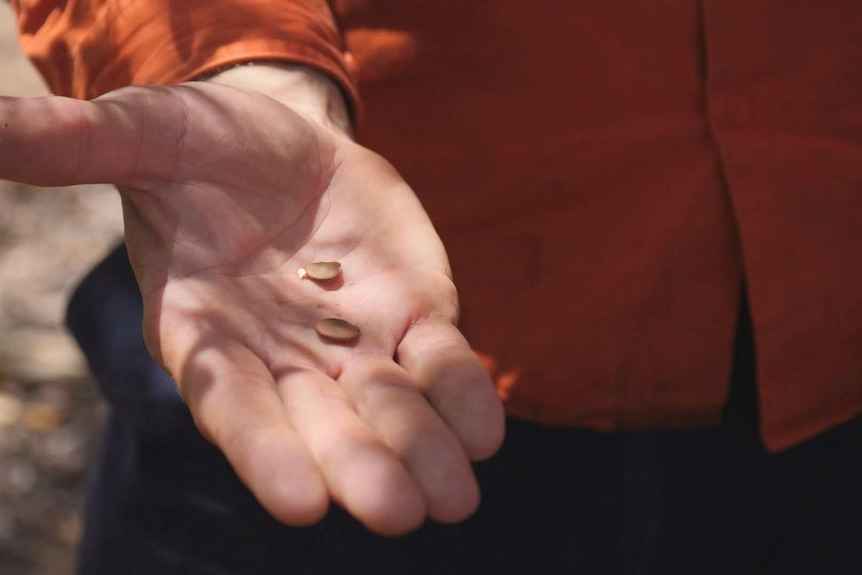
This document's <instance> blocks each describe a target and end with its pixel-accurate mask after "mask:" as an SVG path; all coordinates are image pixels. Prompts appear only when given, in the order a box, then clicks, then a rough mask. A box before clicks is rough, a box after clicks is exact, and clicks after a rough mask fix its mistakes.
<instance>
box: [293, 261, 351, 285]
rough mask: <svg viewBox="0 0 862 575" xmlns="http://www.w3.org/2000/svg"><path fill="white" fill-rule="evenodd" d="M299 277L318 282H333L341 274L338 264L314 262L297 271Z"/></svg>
mask: <svg viewBox="0 0 862 575" xmlns="http://www.w3.org/2000/svg"><path fill="white" fill-rule="evenodd" d="M297 273H298V274H299V277H301V278H308V279H312V280H315V281H319V282H327V281H331V280H334V279H335V278H337V277H338V276H339V274H340V273H341V263H340V262H314V263H311V264H308V267H305V268H299V269H298V270H297Z"/></svg>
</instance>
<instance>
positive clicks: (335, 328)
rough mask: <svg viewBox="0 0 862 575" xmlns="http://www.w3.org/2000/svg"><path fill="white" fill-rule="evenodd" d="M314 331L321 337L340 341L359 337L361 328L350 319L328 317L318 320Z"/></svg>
mask: <svg viewBox="0 0 862 575" xmlns="http://www.w3.org/2000/svg"><path fill="white" fill-rule="evenodd" d="M314 331H316V332H317V334H318V335H319V336H320V337H324V338H326V339H331V340H333V341H339V342H345V343H346V342H349V341H353V340H354V339H356V338H357V337H359V328H358V327H356V326H355V325H353V324H352V323H350V322H348V321H344V320H343V319H338V318H337V317H328V318H325V319H321V320H318V321H317V323H316V324H314Z"/></svg>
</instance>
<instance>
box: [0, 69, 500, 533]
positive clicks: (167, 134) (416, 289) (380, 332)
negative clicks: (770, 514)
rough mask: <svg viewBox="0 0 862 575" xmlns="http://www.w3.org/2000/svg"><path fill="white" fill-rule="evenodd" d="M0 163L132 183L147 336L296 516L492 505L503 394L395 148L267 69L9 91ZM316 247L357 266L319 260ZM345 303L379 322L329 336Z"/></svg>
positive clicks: (389, 528) (261, 487) (434, 514)
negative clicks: (384, 149)
mask: <svg viewBox="0 0 862 575" xmlns="http://www.w3.org/2000/svg"><path fill="white" fill-rule="evenodd" d="M0 177H2V178H4V179H11V180H17V181H22V182H27V183H31V184H36V185H51V186H60V185H71V184H79V183H94V182H107V183H114V184H116V185H117V186H118V188H119V189H120V192H121V195H122V199H123V210H124V218H125V226H126V228H125V233H126V242H127V245H128V250H129V254H130V258H131V261H132V266H133V268H134V270H135V275H136V277H137V280H138V284H139V286H140V289H141V293H142V296H143V300H144V317H145V319H144V334H145V339H146V342H147V346H148V348H149V350H150V352H151V354H152V355H153V357H154V358H155V360H156V361H157V362H159V364H160V365H162V366H163V367H164V369H165V370H166V371H167V372H168V373H169V374H170V375H171V376H172V377H173V378H174V379H175V381H176V382H177V385H178V387H179V389H180V392H181V394H182V396H183V397H184V399H185V401H186V402H187V403H188V406H189V408H190V410H191V412H192V414H193V416H194V419H195V422H196V424H197V426H198V428H199V429H200V431H201V432H202V433H203V434H204V435H205V436H206V437H207V438H209V439H210V440H211V441H212V442H214V443H215V444H216V445H217V446H218V447H219V448H220V449H221V450H222V451H223V452H224V454H225V455H226V456H227V458H228V459H229V461H230V462H231V464H232V466H233V468H234V469H235V470H236V472H237V473H238V475H239V476H240V477H241V479H242V480H243V481H244V483H245V484H246V485H247V486H248V487H249V488H250V489H251V491H252V492H253V493H254V494H255V496H256V497H257V499H258V500H259V501H260V502H261V504H262V505H263V506H264V507H265V508H266V509H267V510H268V511H269V512H270V513H271V514H272V515H274V516H275V517H276V518H278V519H279V520H281V521H283V522H285V523H288V524H293V525H303V524H309V523H312V522H315V521H317V520H319V519H320V518H321V517H322V516H323V514H324V513H325V512H326V509H327V506H328V503H329V501H330V500H334V501H335V502H337V503H338V504H340V505H341V506H343V507H344V508H345V509H347V510H348V511H349V512H350V513H351V514H353V515H354V516H355V517H356V518H358V519H359V520H360V521H362V522H363V523H364V524H365V525H366V526H367V527H368V528H369V529H371V530H373V531H376V532H378V533H382V534H387V535H392V534H400V533H405V532H407V531H410V530H411V529H414V528H416V527H417V526H418V525H419V524H421V522H422V521H424V520H425V519H426V518H427V517H430V518H432V519H435V520H438V521H443V522H454V521H459V520H462V519H464V518H466V517H467V516H469V515H470V514H471V513H472V512H473V511H474V510H475V508H476V506H477V504H478V500H479V494H478V488H477V485H476V482H475V478H474V477H473V473H472V470H471V467H470V460H478V459H482V458H486V457H488V456H490V455H492V454H493V453H494V452H495V451H496V449H497V448H498V447H499V445H500V442H501V440H502V435H503V416H502V408H501V405H500V402H499V399H498V398H497V396H496V393H495V391H494V389H493V386H492V385H491V382H490V380H489V377H488V375H487V374H486V373H485V371H484V369H483V367H482V366H481V364H480V363H479V362H478V360H477V359H476V358H475V356H474V355H473V353H472V352H471V350H470V347H469V345H468V343H467V342H466V341H465V339H464V338H463V336H462V335H461V334H460V333H459V331H458V330H457V329H456V327H455V325H454V324H455V322H456V321H457V315H458V307H457V294H456V291H455V288H454V286H453V284H452V280H451V277H450V272H449V268H448V262H447V258H446V254H445V252H444V250H443V247H442V245H441V243H440V240H439V239H438V237H437V235H436V233H435V232H434V229H433V227H432V225H431V223H430V221H429V220H428V218H427V216H426V214H425V212H424V210H423V209H422V207H421V206H420V204H419V202H418V201H417V200H416V198H415V196H414V195H413V192H412V191H411V190H410V188H409V187H408V186H407V185H406V184H405V182H404V181H403V180H402V179H401V178H400V177H399V175H398V174H397V173H396V172H395V170H394V169H393V168H392V167H391V166H390V165H389V164H388V163H387V162H386V161H385V160H384V159H382V158H381V157H379V156H378V155H376V154H374V153H372V152H370V151H369V150H367V149H365V148H363V147H361V146H359V145H357V144H356V143H354V142H353V141H351V140H350V139H349V138H347V137H345V136H344V135H342V134H340V133H338V131H337V130H334V129H331V128H329V127H327V126H325V125H323V124H321V123H319V122H316V121H313V120H310V119H308V118H307V117H306V116H305V115H303V114H301V113H296V112H294V111H292V109H291V108H290V107H288V106H285V105H283V104H282V103H280V102H279V101H276V100H274V99H271V98H269V97H268V96H266V95H263V94H261V93H259V92H257V91H253V90H243V89H238V88H235V87H231V86H225V85H215V84H206V83H190V84H183V85H179V86H172V87H163V88H124V89H122V90H118V91H116V92H112V93H110V94H108V95H106V96H103V97H101V98H99V99H97V100H95V101H92V102H81V101H76V100H71V99H66V98H60V97H46V98H39V99H25V100H17V99H9V98H3V99H0ZM318 261H338V262H340V263H341V266H342V273H341V275H340V277H339V278H337V279H336V280H334V281H333V282H327V283H322V282H317V281H315V280H313V279H309V278H305V279H303V278H300V277H299V275H298V273H297V272H298V270H299V269H300V268H304V267H306V266H307V265H308V264H310V263H312V262H318ZM326 317H334V318H341V319H344V320H347V321H349V322H350V323H352V324H354V325H356V326H358V327H359V328H360V330H361V333H360V335H359V337H358V338H357V339H356V340H355V341H351V342H338V341H333V340H328V339H326V338H324V337H321V336H320V335H319V334H318V333H317V332H316V331H315V330H314V325H315V322H316V321H317V320H318V319H321V318H326Z"/></svg>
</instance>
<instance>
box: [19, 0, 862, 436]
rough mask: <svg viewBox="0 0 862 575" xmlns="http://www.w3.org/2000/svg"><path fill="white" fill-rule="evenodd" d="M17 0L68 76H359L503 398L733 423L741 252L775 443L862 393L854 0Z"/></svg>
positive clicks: (63, 89)
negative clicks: (220, 70) (304, 68)
mask: <svg viewBox="0 0 862 575" xmlns="http://www.w3.org/2000/svg"><path fill="white" fill-rule="evenodd" d="M13 5H15V6H16V8H17V9H18V11H19V27H20V31H21V39H22V45H23V46H24V48H25V50H26V52H27V53H28V54H29V55H30V56H31V58H33V59H34V61H35V62H36V64H37V66H38V67H39V69H40V70H41V71H42V73H43V74H44V75H45V77H46V78H47V80H48V82H49V84H50V85H51V87H52V89H53V90H54V91H55V92H56V93H59V94H66V95H74V96H77V97H81V98H90V97H94V96H97V95H99V94H101V93H104V92H106V91H108V90H111V89H113V88H117V87H121V86H123V85H126V84H167V83H173V82H179V81H183V80H187V79H190V78H194V77H196V76H198V75H200V74H202V73H204V72H206V71H208V70H212V69H214V68H217V67H220V66H222V65H225V64H230V63H235V62H241V61H246V60H260V59H277V60H287V61H294V62H300V63H304V64H307V65H310V66H314V67H316V68H319V69H321V70H323V71H325V72H326V73H328V74H330V75H331V76H332V77H333V78H334V79H336V80H337V81H338V82H339V83H340V84H341V85H342V86H343V87H344V88H345V91H346V93H347V94H348V96H349V97H350V98H351V99H352V100H353V102H354V105H357V103H358V100H357V87H358V92H360V93H361V94H362V125H361V126H360V138H361V140H362V141H363V143H365V144H366V145H368V146H369V147H371V148H372V149H375V150H377V151H379V152H381V153H382V154H383V155H384V156H386V157H388V158H389V159H390V160H391V161H392V162H393V163H394V164H395V166H396V167H397V168H399V170H400V171H401V172H402V174H403V175H404V176H405V178H406V179H407V181H408V182H410V183H411V184H412V185H413V187H414V188H415V189H416V190H417V193H418V194H419V196H420V198H421V199H422V201H423V203H424V204H425V206H426V208H427V209H428V211H429V212H430V214H431V217H432V219H433V220H434V222H435V223H436V225H437V227H438V230H439V231H440V233H441V235H442V237H443V239H444V242H445V243H446V246H447V248H448V251H449V255H450V258H451V260H452V264H453V270H454V273H455V278H456V283H457V285H458V287H459V292H460V295H461V299H462V306H463V310H464V315H463V320H462V329H463V330H464V332H465V334H466V335H467V337H468V338H469V339H470V341H471V342H472V344H473V345H474V347H475V349H476V350H477V352H478V353H480V354H481V355H482V356H483V358H484V359H485V360H486V363H487V365H488V367H489V369H490V370H491V371H492V373H493V375H494V377H495V379H496V381H497V383H498V386H499V389H500V392H501V394H502V395H503V397H504V398H505V400H506V403H507V407H508V409H509V412H510V413H511V414H513V415H517V416H520V417H524V418H527V419H531V420H535V421H539V422H543V423H547V424H552V425H556V424H559V425H579V426H589V427H593V428H596V429H603V430H610V429H624V428H631V427H639V426H649V425H686V424H690V423H698V422H708V421H714V420H717V419H718V417H719V415H720V412H721V408H722V405H723V403H724V401H725V399H726V394H727V387H728V376H729V370H730V365H731V357H732V342H733V337H734V334H735V322H736V319H737V306H738V303H739V300H740V286H741V284H742V281H743V277H745V278H746V281H747V284H748V286H749V292H750V301H751V307H752V315H753V322H754V332H755V341H756V353H757V366H758V378H759V381H758V385H759V393H760V399H761V425H762V433H763V436H764V439H765V441H766V444H767V446H768V447H769V448H771V449H781V448H785V447H788V446H790V445H793V444H795V443H797V442H799V441H801V440H803V439H805V438H807V437H810V436H812V435H814V434H816V433H818V432H821V431H823V430H825V429H828V428H830V427H832V426H834V425H836V424H837V423H840V422H842V421H845V420H847V419H849V418H851V417H853V416H855V415H857V414H859V413H860V412H862V73H860V71H862V70H860V62H862V42H859V31H860V30H862V3H860V2H858V1H857V0H836V1H834V2H826V3H811V2H808V1H806V0H721V1H718V0H703V1H702V2H690V1H687V0H686V1H683V0H678V1H674V0H671V1H668V2H654V1H645V0H641V1H638V0H605V1H603V2H559V1H556V0H537V1H536V2H530V3H525V2H521V1H519V0H497V1H495V2H481V1H479V0H458V1H457V2H454V1H453V2H441V1H440V0H434V1H432V0H413V1H410V2H404V1H403V0H333V1H331V2H324V1H323V0H293V1H279V2H275V1H267V0H220V1H217V0H171V1H169V0H149V1H143V0H68V1H63V0H13ZM336 22H337V23H338V28H336V24H335V23H336ZM339 30H340V33H339ZM344 51H349V52H350V53H351V54H352V58H346V57H345V56H344V53H343V52H344Z"/></svg>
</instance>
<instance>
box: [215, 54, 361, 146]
mask: <svg viewBox="0 0 862 575" xmlns="http://www.w3.org/2000/svg"><path fill="white" fill-rule="evenodd" d="M250 64H252V63H249V65H239V66H232V67H230V68H228V69H226V70H222V71H219V72H216V73H214V74H211V75H208V76H206V77H205V78H201V80H202V81H206V82H212V83H215V84H224V85H228V86H234V87H237V88H244V89H246V90H254V91H257V92H260V93H262V94H266V95H267V96H269V97H270V98H273V99H274V100H277V101H279V102H281V103H282V104H284V105H285V106H287V107H288V108H290V109H291V110H293V111H294V112H296V113H297V114H299V115H301V116H303V117H304V118H306V119H307V120H310V121H312V122H314V123H317V124H319V125H321V126H323V127H324V128H328V129H330V130H333V131H336V132H338V133H341V134H344V135H346V136H348V137H352V134H353V129H352V126H351V123H350V114H349V112H348V109H347V103H346V101H345V98H344V95H343V93H342V92H341V89H340V88H339V86H338V84H336V83H335V82H334V81H333V80H332V79H330V78H329V76H327V75H326V74H323V73H322V72H319V71H317V70H315V69H313V68H310V67H308V66H303V65H299V64H290V63H287V62H254V63H253V65H250Z"/></svg>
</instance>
